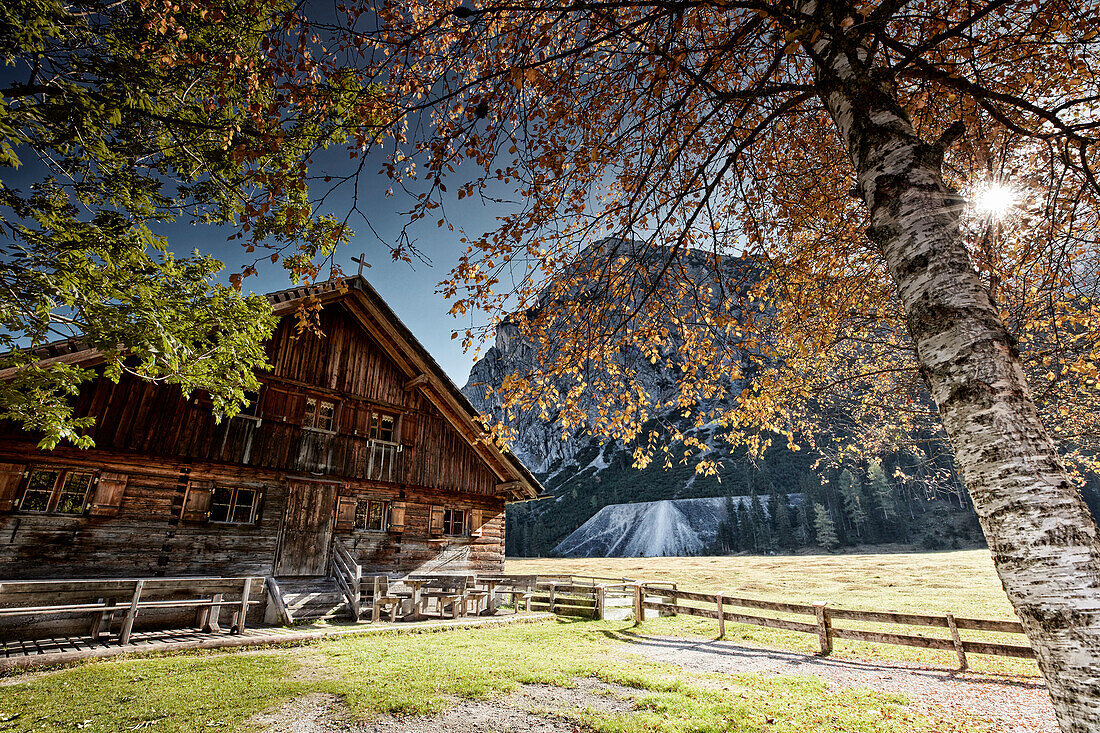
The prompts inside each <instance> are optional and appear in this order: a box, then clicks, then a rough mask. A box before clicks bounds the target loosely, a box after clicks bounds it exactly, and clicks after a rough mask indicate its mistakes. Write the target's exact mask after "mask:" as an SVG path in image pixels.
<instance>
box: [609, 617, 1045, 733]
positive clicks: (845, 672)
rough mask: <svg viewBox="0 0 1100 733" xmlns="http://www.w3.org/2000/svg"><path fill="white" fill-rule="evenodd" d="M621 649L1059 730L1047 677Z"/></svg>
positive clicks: (1026, 729) (667, 645)
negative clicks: (801, 678) (811, 680)
mask: <svg viewBox="0 0 1100 733" xmlns="http://www.w3.org/2000/svg"><path fill="white" fill-rule="evenodd" d="M622 639H623V641H625V642H627V643H625V644H623V645H622V646H621V647H619V648H620V649H622V650H624V651H628V652H632V653H635V654H640V655H642V656H644V657H645V658H647V659H651V660H654V661H659V662H666V663H669V664H675V665H677V666H680V667H683V668H685V669H691V670H696V671H701V672H719V673H737V672H758V673H764V674H768V673H771V674H782V675H814V676H816V677H820V678H822V679H823V680H825V681H826V682H827V683H828V684H831V685H839V686H843V687H865V688H869V689H872V690H882V691H889V692H896V693H900V694H902V695H905V696H906V697H908V698H909V699H910V700H911V701H912V702H913V703H914V704H915V705H916V706H918V707H919V708H924V709H926V710H928V711H929V712H932V713H939V714H941V715H948V716H952V717H954V716H958V715H960V713H970V714H972V715H977V716H978V717H981V718H986V719H988V720H990V721H993V722H994V723H996V724H997V725H999V726H1000V728H999V729H1000V730H1001V731H1002V732H1003V733H1058V725H1057V723H1056V722H1055V719H1054V709H1053V707H1052V706H1051V703H1050V697H1049V695H1048V694H1047V690H1046V687H1045V685H1044V684H1043V682H1042V680H1040V679H1037V678H1033V677H1024V678H1017V677H1000V676H993V675H987V674H969V673H959V672H954V671H950V670H945V669H936V668H930V667H921V666H917V665H909V664H905V663H902V662H881V661H875V662H871V661H861V660H854V659H838V658H834V657H819V656H816V655H811V654H800V653H797V652H786V651H779V650H775V649H757V648H753V647H745V646H739V645H738V644H735V643H733V642H728V641H706V640H700V639H682V638H676V637H664V636H642V635H635V634H624V635H623V636H622Z"/></svg>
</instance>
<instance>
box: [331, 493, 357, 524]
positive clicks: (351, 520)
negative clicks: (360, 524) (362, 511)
mask: <svg viewBox="0 0 1100 733" xmlns="http://www.w3.org/2000/svg"><path fill="white" fill-rule="evenodd" d="M355 503H356V501H355V497H354V496H341V497H340V499H339V501H337V502H336V531H337V532H350V531H351V530H353V529H355Z"/></svg>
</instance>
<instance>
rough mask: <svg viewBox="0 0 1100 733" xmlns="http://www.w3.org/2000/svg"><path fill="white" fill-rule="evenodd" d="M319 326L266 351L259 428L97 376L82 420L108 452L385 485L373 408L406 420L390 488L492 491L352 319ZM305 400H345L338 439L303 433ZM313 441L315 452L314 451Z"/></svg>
mask: <svg viewBox="0 0 1100 733" xmlns="http://www.w3.org/2000/svg"><path fill="white" fill-rule="evenodd" d="M322 327H323V329H324V333H325V335H324V336H323V337H317V336H315V335H313V334H311V333H306V334H304V335H302V336H300V337H298V338H297V339H295V338H293V336H294V331H295V329H294V321H293V317H292V316H291V317H287V318H284V319H283V321H282V322H281V323H280V325H279V328H278V329H277V331H276V333H275V334H274V336H273V337H272V339H271V342H270V345H269V359H270V361H271V363H272V364H273V366H274V369H273V370H272V372H271V373H270V374H266V373H265V374H262V375H261V380H262V381H263V382H264V383H265V386H264V388H263V390H262V392H261V395H260V404H259V405H258V415H259V417H260V418H262V420H261V421H259V422H258V423H257V421H254V420H250V419H248V418H245V417H238V418H234V419H232V420H223V421H222V422H221V423H220V424H219V423H218V422H217V421H215V419H214V415H213V412H212V411H211V409H210V404H209V401H208V400H204V399H203V398H202V397H201V396H195V397H192V398H190V399H188V398H186V397H184V396H183V395H182V394H181V393H180V391H179V389H177V388H176V387H173V386H164V385H154V384H150V383H147V382H143V381H141V380H139V379H137V378H135V377H132V376H130V375H124V376H123V377H122V379H121V380H120V381H119V383H118V384H114V383H112V382H111V381H110V380H107V379H97V380H95V381H93V382H91V383H89V384H88V385H86V386H85V387H84V389H83V390H82V391H81V393H80V395H79V396H78V398H77V402H76V405H75V408H76V413H77V415H79V416H92V417H94V418H95V427H94V429H93V430H92V431H91V435H92V437H93V438H94V439H95V442H96V446H97V447H98V448H100V449H106V450H122V451H132V452H134V453H141V454H147V455H156V456H167V457H172V458H186V459H192V460H198V461H222V462H226V463H238V464H245V465H249V466H254V467H259V468H268V469H274V470H280V471H287V472H300V473H313V474H317V475H325V476H333V477H345V478H348V479H353V480H354V479H379V478H380V477H378V476H367V475H365V472H366V470H367V468H368V467H369V465H370V464H369V455H370V443H369V440H368V437H367V434H366V432H367V429H368V426H369V421H370V414H371V412H372V411H375V410H382V411H387V412H390V413H393V414H396V415H400V416H403V418H402V421H403V423H404V425H403V430H402V436H401V442H402V443H403V446H402V453H401V456H400V458H399V470H398V472H397V473H396V474H394V475H393V476H392V483H401V484H409V485H412V486H419V487H426V488H447V489H456V490H462V491H470V492H475V493H480V494H485V495H492V494H494V493H495V485H496V484H497V483H498V482H499V481H500V478H499V477H497V476H496V474H495V473H494V472H493V471H492V470H491V469H490V468H489V466H487V465H486V464H485V462H484V461H483V460H482V459H481V458H480V456H479V455H478V454H477V452H476V451H475V450H474V449H473V448H472V447H471V446H470V445H469V443H468V442H467V441H466V440H465V439H463V437H462V436H461V435H460V434H459V432H458V431H457V430H456V429H455V428H454V427H452V426H451V424H450V423H449V422H448V421H447V420H446V419H445V418H444V417H443V415H442V414H441V413H440V412H439V410H438V409H437V408H436V407H435V406H434V405H433V404H432V403H431V401H430V400H428V399H427V398H426V397H425V396H424V395H423V394H421V393H420V391H419V390H417V389H412V390H406V389H405V384H406V383H407V381H408V380H409V379H410V376H409V375H406V374H404V373H403V372H402V371H401V370H400V369H399V368H398V367H397V365H396V364H394V362H393V361H392V360H391V359H390V358H389V357H388V356H387V355H386V354H385V352H384V350H383V349H382V347H380V346H379V345H378V344H377V343H376V342H375V341H374V339H373V337H371V336H370V335H369V334H367V333H366V332H365V331H364V330H363V329H362V328H361V326H360V325H359V324H358V322H356V321H355V320H354V319H353V318H352V317H351V316H350V314H348V313H347V312H346V311H345V310H344V309H343V308H342V307H339V306H330V307H329V308H328V309H326V310H325V311H324V312H323V314H322ZM307 393H308V394H315V395H317V396H319V397H322V398H329V399H332V400H334V401H336V402H337V403H338V405H339V406H338V410H337V421H336V426H335V430H334V431H333V432H332V434H324V435H321V434H318V433H317V432H315V431H309V430H307V429H304V428H303V427H302V425H301V423H302V419H303V414H304V410H305V402H306V396H307ZM257 425H258V426H257ZM3 436H10V437H11V438H19V437H26V436H22V435H21V434H20V433H19V432H18V430H17V429H16V428H15V426H14V425H13V424H12V423H4V424H0V439H3ZM311 441H312V442H314V443H317V444H318V447H316V448H314V447H313V446H310V445H307V443H310V442H311Z"/></svg>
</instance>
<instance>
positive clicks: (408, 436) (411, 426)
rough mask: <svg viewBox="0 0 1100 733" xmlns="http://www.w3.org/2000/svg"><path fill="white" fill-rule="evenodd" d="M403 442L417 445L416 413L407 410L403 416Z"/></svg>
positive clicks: (403, 443)
mask: <svg viewBox="0 0 1100 733" xmlns="http://www.w3.org/2000/svg"><path fill="white" fill-rule="evenodd" d="M400 440H401V444H402V445H416V413H415V412H407V413H405V414H404V415H402V416H401V438H400Z"/></svg>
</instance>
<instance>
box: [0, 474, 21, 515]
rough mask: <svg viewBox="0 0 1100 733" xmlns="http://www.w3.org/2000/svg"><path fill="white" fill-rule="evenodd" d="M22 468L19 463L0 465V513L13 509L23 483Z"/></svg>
mask: <svg viewBox="0 0 1100 733" xmlns="http://www.w3.org/2000/svg"><path fill="white" fill-rule="evenodd" d="M23 468H24V466H23V465H22V464H20V463H0V512H10V511H11V510H12V509H14V508H15V497H16V495H17V493H18V492H19V484H21V483H22V482H23Z"/></svg>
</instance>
